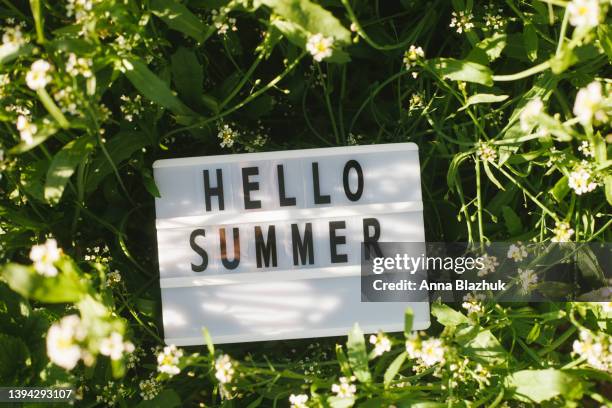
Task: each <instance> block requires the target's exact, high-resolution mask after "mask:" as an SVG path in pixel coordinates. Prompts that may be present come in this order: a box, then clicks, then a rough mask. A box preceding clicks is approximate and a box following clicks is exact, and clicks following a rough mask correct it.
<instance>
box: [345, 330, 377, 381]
mask: <svg viewBox="0 0 612 408" xmlns="http://www.w3.org/2000/svg"><path fill="white" fill-rule="evenodd" d="M346 348H347V354H348V361H349V363H350V365H351V367H352V368H353V374H355V377H357V379H358V380H359V381H361V382H363V383H366V382H370V381H371V380H372V376H371V375H370V370H369V368H368V354H367V352H366V346H365V339H364V337H363V332H362V331H361V329H360V328H359V325H358V324H357V323H355V325H354V326H353V329H352V330H351V331H350V332H349V335H348V341H347V342H346Z"/></svg>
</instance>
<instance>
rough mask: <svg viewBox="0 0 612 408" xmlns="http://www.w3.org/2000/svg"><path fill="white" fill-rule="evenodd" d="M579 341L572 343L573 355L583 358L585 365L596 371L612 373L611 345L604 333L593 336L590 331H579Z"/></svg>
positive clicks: (608, 337)
mask: <svg viewBox="0 0 612 408" xmlns="http://www.w3.org/2000/svg"><path fill="white" fill-rule="evenodd" d="M578 336H579V340H575V341H574V343H573V345H572V346H573V351H574V353H576V354H578V355H580V356H581V357H583V358H585V359H586V361H587V363H588V364H589V365H590V366H591V367H594V368H596V369H599V370H603V371H608V372H611V371H612V350H611V347H612V344H611V343H610V336H607V335H606V334H604V333H598V334H596V335H594V334H593V333H591V332H590V331H587V330H580V334H579V335H578Z"/></svg>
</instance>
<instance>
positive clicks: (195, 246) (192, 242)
mask: <svg viewBox="0 0 612 408" xmlns="http://www.w3.org/2000/svg"><path fill="white" fill-rule="evenodd" d="M205 236H206V230H204V229H196V230H193V231H192V232H191V235H190V236H189V245H190V246H191V249H193V250H194V251H195V252H196V253H197V254H198V255H200V256H201V257H202V262H201V263H200V264H199V265H194V264H191V270H192V271H194V272H204V271H205V270H206V268H207V267H208V254H207V253H206V251H205V250H204V248H202V247H201V246H199V245H198V244H197V243H196V238H197V237H205Z"/></svg>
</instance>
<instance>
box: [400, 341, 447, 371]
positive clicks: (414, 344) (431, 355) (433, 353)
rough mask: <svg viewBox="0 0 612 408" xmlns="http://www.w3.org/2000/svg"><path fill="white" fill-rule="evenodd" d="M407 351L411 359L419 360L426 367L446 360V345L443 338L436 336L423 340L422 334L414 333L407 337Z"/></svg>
mask: <svg viewBox="0 0 612 408" xmlns="http://www.w3.org/2000/svg"><path fill="white" fill-rule="evenodd" d="M406 352H407V353H408V357H410V358H411V359H416V360H418V361H419V362H420V363H421V364H423V365H424V366H425V367H431V366H432V365H434V364H437V363H442V362H444V353H445V347H444V344H443V343H442V340H440V339H437V338H435V337H431V338H429V339H426V340H423V339H422V338H421V335H419V334H417V333H412V334H411V335H410V337H409V338H408V339H406Z"/></svg>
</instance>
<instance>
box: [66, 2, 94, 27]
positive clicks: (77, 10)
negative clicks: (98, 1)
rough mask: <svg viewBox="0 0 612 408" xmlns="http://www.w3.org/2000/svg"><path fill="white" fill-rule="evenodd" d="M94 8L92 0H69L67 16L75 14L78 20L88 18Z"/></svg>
mask: <svg viewBox="0 0 612 408" xmlns="http://www.w3.org/2000/svg"><path fill="white" fill-rule="evenodd" d="M92 8H93V2H92V0H68V4H66V16H67V17H72V16H74V17H75V19H76V21H77V22H80V21H82V20H84V19H85V18H87V16H88V15H89V12H90V11H91V9H92Z"/></svg>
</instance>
